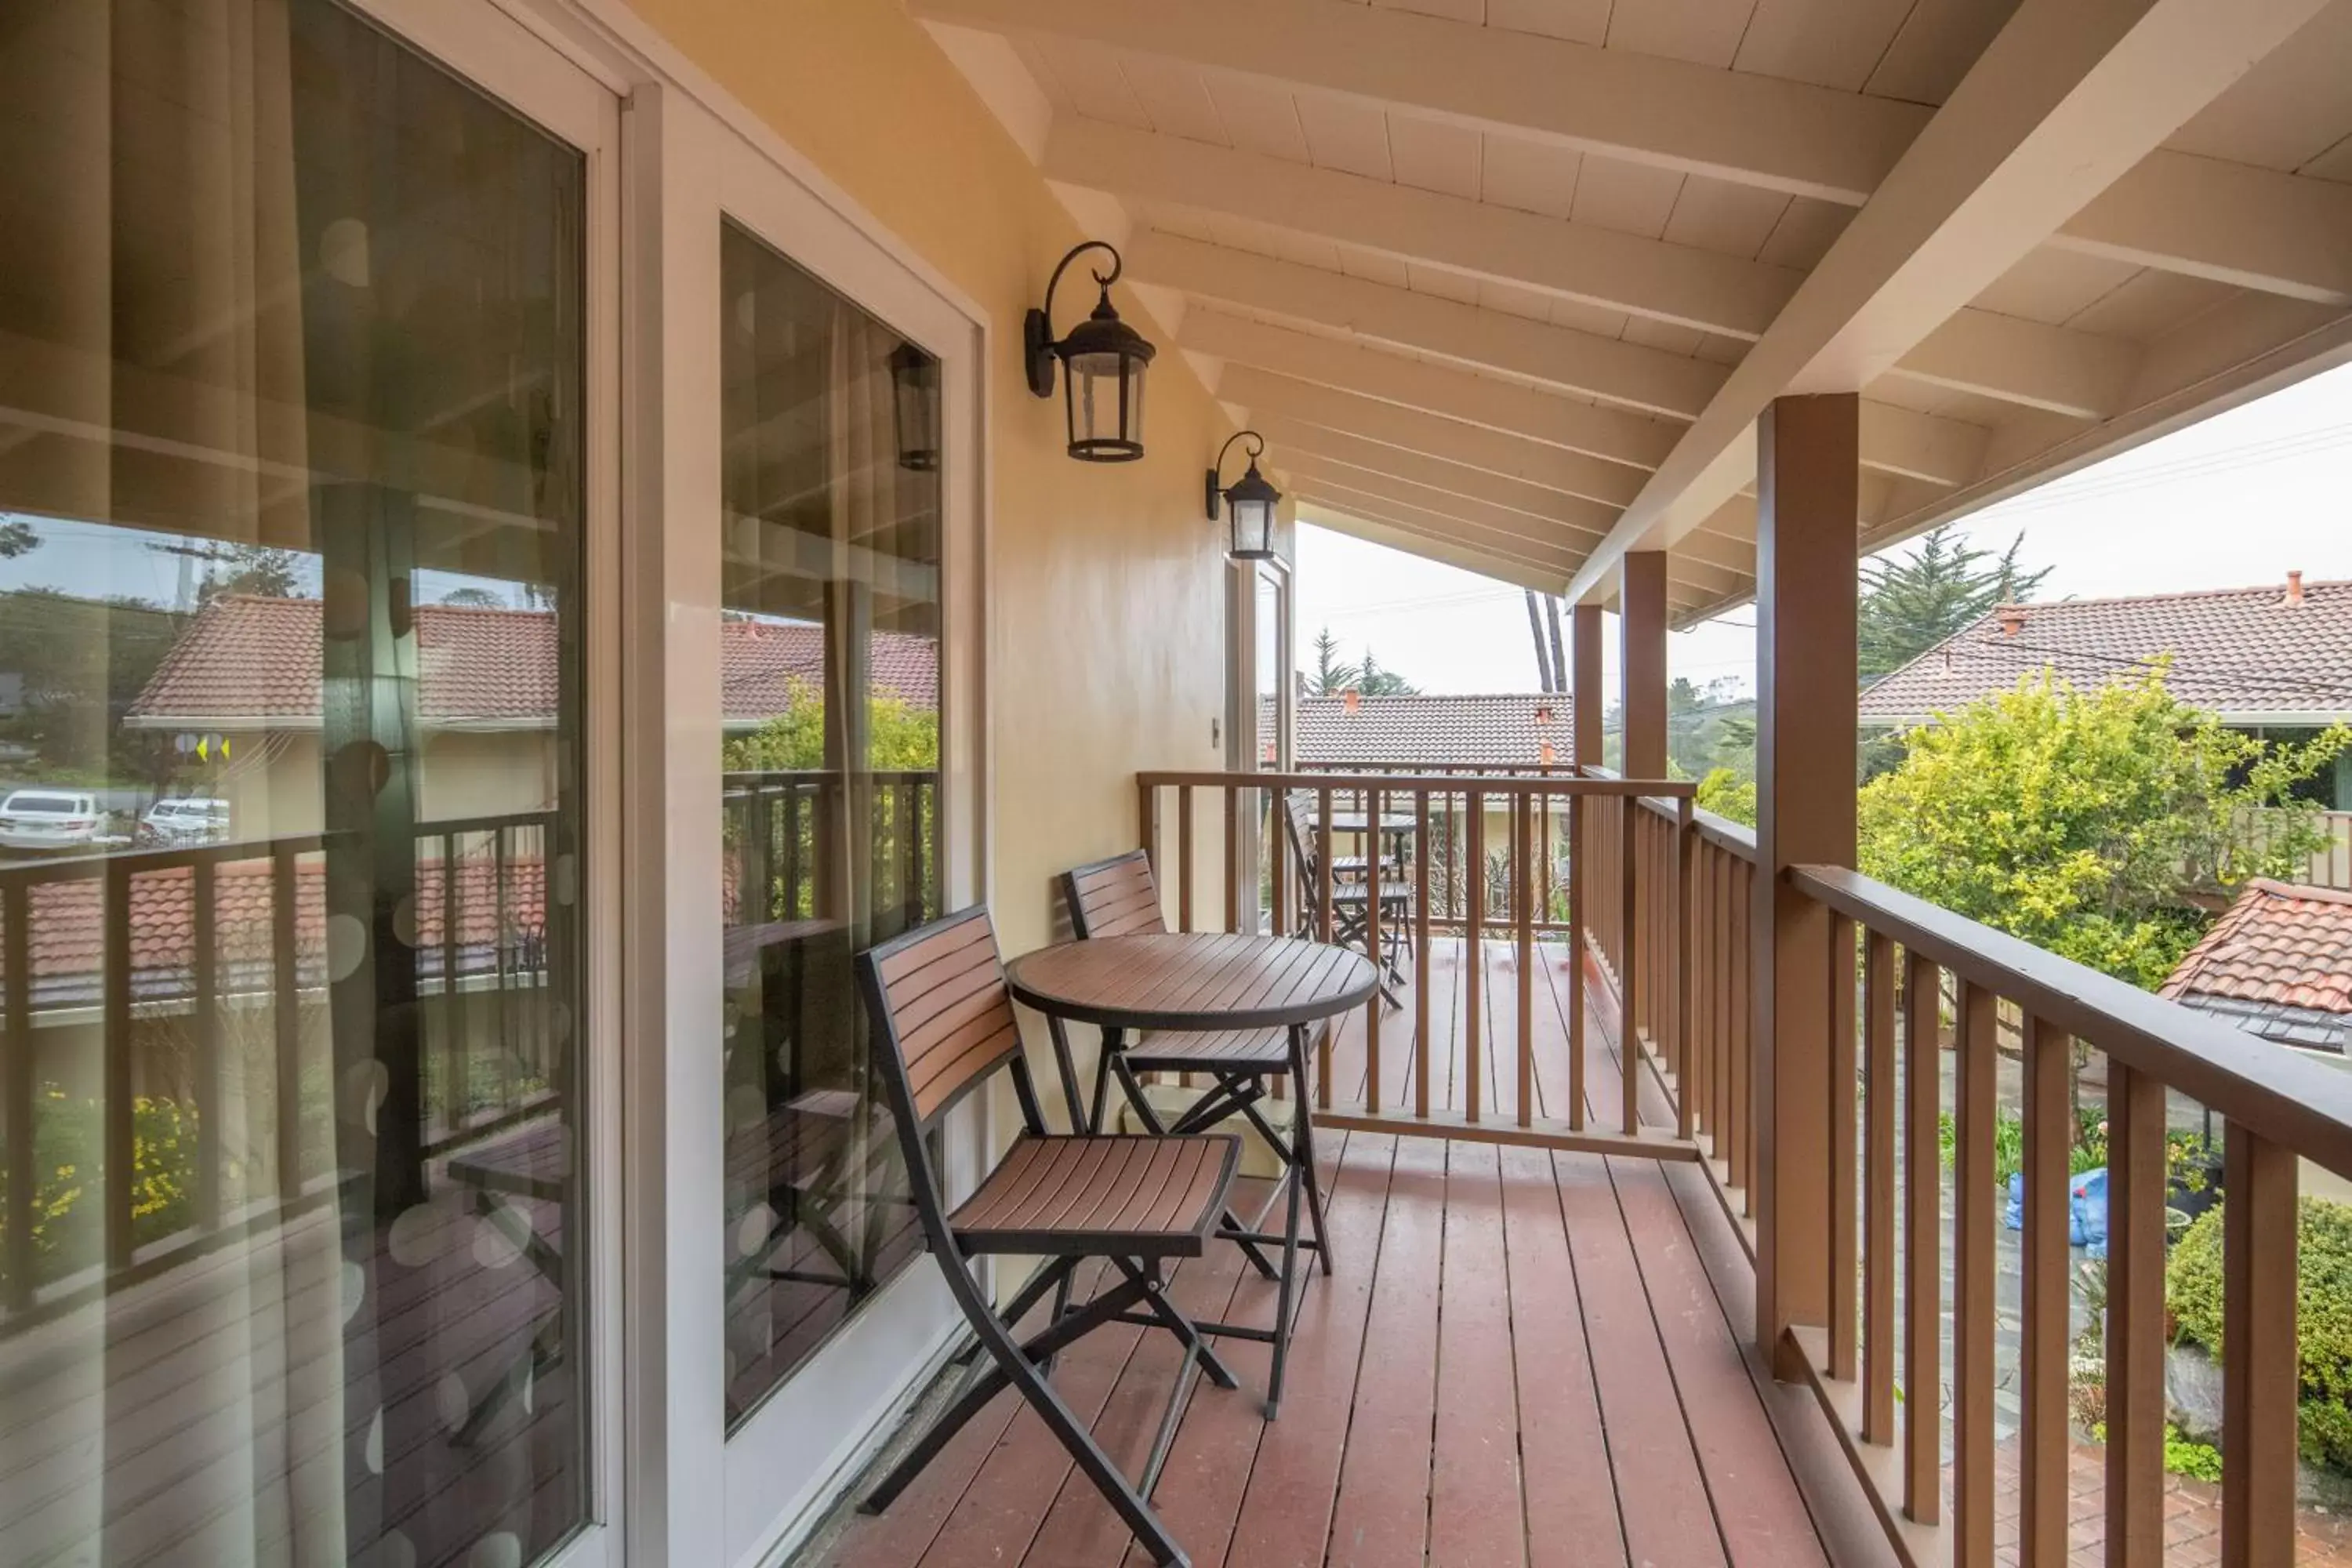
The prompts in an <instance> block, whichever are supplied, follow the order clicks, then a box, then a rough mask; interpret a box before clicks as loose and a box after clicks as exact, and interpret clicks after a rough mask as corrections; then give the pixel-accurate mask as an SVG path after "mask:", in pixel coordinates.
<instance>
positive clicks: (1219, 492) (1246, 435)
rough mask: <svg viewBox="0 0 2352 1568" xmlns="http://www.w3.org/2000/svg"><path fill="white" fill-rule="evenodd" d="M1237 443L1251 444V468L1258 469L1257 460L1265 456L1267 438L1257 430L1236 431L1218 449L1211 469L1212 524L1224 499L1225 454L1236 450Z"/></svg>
mask: <svg viewBox="0 0 2352 1568" xmlns="http://www.w3.org/2000/svg"><path fill="white" fill-rule="evenodd" d="M1236 441H1247V442H1249V443H1250V449H1249V458H1250V467H1252V468H1255V467H1257V460H1258V459H1259V458H1263V457H1265V437H1263V436H1261V435H1259V434H1258V433H1257V432H1256V431H1255V430H1236V431H1234V433H1233V434H1232V435H1230V436H1228V437H1225V444H1224V445H1223V446H1222V447H1218V448H1217V460H1216V462H1215V463H1213V464H1212V465H1211V466H1210V468H1209V521H1211V522H1214V521H1217V505H1218V502H1219V501H1220V500H1223V497H1224V493H1225V490H1224V485H1223V479H1224V472H1225V454H1226V453H1228V452H1230V451H1232V450H1233V449H1234V442H1236Z"/></svg>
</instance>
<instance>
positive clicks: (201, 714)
mask: <svg viewBox="0 0 2352 1568" xmlns="http://www.w3.org/2000/svg"><path fill="white" fill-rule="evenodd" d="M319 614H320V610H319V601H318V600H316V599H264V598H254V597H248V596H246V595H223V596H222V597H220V598H217V599H215V600H214V601H212V603H210V604H208V605H205V607H204V609H203V610H202V611H201V612H200V613H199V614H198V615H197V616H196V618H195V621H194V624H193V625H192V626H189V628H188V630H187V633H186V635H185V636H184V637H181V639H180V641H179V643H178V644H177V645H176V646H175V647H173V649H172V651H171V653H170V654H169V655H168V656H166V657H165V658H164V660H163V663H162V664H161V665H159V666H158V667H157V668H156V670H155V673H154V675H153V676H152V678H151V679H149V680H148V682H147V686H146V689H144V690H142V691H141V692H140V694H139V699H138V700H137V701H135V702H133V703H132V704H131V711H130V715H129V717H130V719H131V721H132V722H134V723H137V724H142V725H144V726H146V727H149V728H159V729H160V728H170V727H173V726H176V725H190V726H194V725H206V726H210V727H213V728H215V729H217V728H224V727H230V726H234V727H236V728H238V729H278V728H283V729H304V728H310V727H312V726H315V725H316V724H317V723H318V722H319V670H320V636H319ZM416 645H417V661H418V666H419V668H418V671H417V675H418V680H417V685H418V707H419V710H420V714H421V716H422V717H423V718H424V719H425V721H427V722H428V723H435V724H442V725H470V726H477V727H483V728H492V729H522V728H530V727H535V726H541V725H545V724H546V723H548V722H549V721H551V718H552V717H553V715H554V712H555V707H556V700H557V665H556V645H555V613H554V612H553V611H552V610H499V609H476V608H473V607H471V606H468V605H419V606H418V607H417V610H416ZM719 647H720V658H721V661H722V669H723V675H722V679H724V681H725V683H726V700H727V717H728V718H729V719H730V720H734V721H757V720H761V719H765V718H768V717H770V716H772V715H773V714H776V713H780V712H782V711H783V710H784V709H785V707H786V706H787V704H788V701H789V687H790V682H791V681H792V680H793V679H799V680H802V681H804V682H807V683H809V684H812V685H814V684H817V683H819V682H821V681H822V680H823V679H824V629H823V628H822V627H819V626H797V625H778V624H775V623H772V622H759V621H729V622H727V623H726V624H725V625H724V626H723V627H722V628H721V632H720V643H719ZM872 648H873V651H872V658H873V663H874V680H875V685H876V686H877V688H879V689H883V690H886V691H893V692H896V693H897V694H898V697H899V699H900V700H902V701H904V702H906V703H907V704H908V705H909V706H910V707H915V708H936V707H937V706H938V705H939V688H940V679H939V654H938V645H937V644H936V643H934V642H932V641H931V640H930V639H929V638H928V637H914V636H911V635H909V634H907V633H904V632H876V633H875V634H874V641H873V645H872Z"/></svg>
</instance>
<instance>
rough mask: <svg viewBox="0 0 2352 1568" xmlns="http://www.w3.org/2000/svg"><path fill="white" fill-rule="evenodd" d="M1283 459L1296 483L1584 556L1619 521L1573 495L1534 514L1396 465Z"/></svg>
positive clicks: (1306, 453)
mask: <svg viewBox="0 0 2352 1568" xmlns="http://www.w3.org/2000/svg"><path fill="white" fill-rule="evenodd" d="M1281 461H1282V466H1283V468H1284V469H1285V470H1286V472H1287V473H1288V474H1289V476H1290V477H1291V479H1293V480H1294V481H1296V482H1297V483H1300V484H1316V485H1345V486H1347V487H1348V488H1349V489H1354V490H1359V491H1361V492H1363V493H1365V494H1369V495H1378V496H1381V497H1385V498H1386V499H1388V500H1394V501H1399V502H1402V503H1403V504H1405V505H1407V506H1416V507H1420V508H1421V509H1422V510H1424V511H1436V512H1447V513H1450V514H1453V515H1455V516H1459V517H1464V518H1467V519H1471V520H1473V521H1479V522H1483V523H1485V524H1486V525H1487V526H1489V527H1491V528H1495V529H1497V530H1499V531H1512V532H1517V533H1519V534H1520V535H1522V536H1523V537H1525V538H1528V539H1530V540H1538V541H1541V542H1545V543H1550V544H1558V545H1560V546H1562V547H1564V548H1567V549H1570V550H1574V551H1575V552H1578V553H1579V554H1581V553H1583V552H1585V551H1587V550H1590V549H1591V548H1592V546H1593V545H1595V544H1598V543H1599V542H1601V540H1602V539H1603V538H1605V537H1607V535H1608V532H1609V524H1610V522H1611V521H1614V514H1613V513H1612V512H1610V511H1609V510H1608V509H1606V508H1603V507H1597V506H1595V505H1594V504H1593V503H1592V502H1591V501H1579V500H1576V499H1575V498H1574V497H1572V496H1555V497H1553V498H1552V499H1551V500H1550V502H1549V504H1545V503H1542V502H1538V503H1536V504H1538V505H1543V506H1544V510H1541V511H1530V510H1528V509H1527V508H1526V507H1524V506H1512V505H1507V504H1502V503H1497V502H1495V501H1491V500H1483V499H1481V498H1479V497H1476V496H1472V495H1467V494H1465V493H1463V491H1461V490H1460V489H1452V488H1447V487H1442V486H1438V485H1433V484H1427V483H1424V482H1423V481H1422V480H1419V479H1407V478H1404V477H1403V476H1402V475H1400V474H1397V473H1395V472H1394V471H1393V470H1394V468H1397V467H1398V465H1396V464H1393V463H1385V462H1383V463H1379V464H1378V466H1377V467H1368V466H1366V465H1364V464H1360V463H1352V462H1349V461H1347V460H1346V459H1344V458H1333V457H1329V456H1328V455H1326V454H1324V453H1321V452H1317V451H1312V450H1308V449H1307V448H1304V447H1284V448H1282V451H1281Z"/></svg>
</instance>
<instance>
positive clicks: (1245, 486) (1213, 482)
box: [1208, 430, 1282, 561]
mask: <svg viewBox="0 0 2352 1568" xmlns="http://www.w3.org/2000/svg"><path fill="white" fill-rule="evenodd" d="M1235 441H1247V442H1248V443H1249V444H1250V448H1249V457H1250V464H1249V471H1248V472H1247V473H1245V474H1244V475H1243V476H1242V477H1241V478H1240V479H1235V480H1234V482H1233V485H1232V486H1231V487H1230V488H1224V489H1221V488H1220V487H1219V486H1218V483H1217V481H1218V479H1221V478H1223V472H1224V467H1225V454H1226V453H1227V452H1230V451H1232V450H1233V449H1234V442H1235ZM1264 456H1265V437H1263V436H1261V435H1259V434H1258V433H1257V432H1256V431H1255V430H1236V431H1234V433H1233V434H1232V435H1231V436H1229V437H1226V438H1225V444H1224V445H1223V447H1218V448H1217V461H1216V466H1215V467H1214V468H1211V469H1210V470H1209V490H1208V494H1209V521H1212V522H1214V521H1216V520H1217V502H1218V500H1219V498H1221V497H1222V498H1223V500H1224V503H1225V510H1227V511H1229V512H1231V513H1232V514H1233V520H1234V542H1233V547H1232V548H1231V549H1230V550H1228V551H1227V552H1226V553H1227V554H1228V555H1230V556H1232V557H1233V559H1234V560H1235V561H1271V560H1273V559H1274V510H1275V508H1276V507H1278V506H1280V505H1281V504H1282V492H1281V491H1280V490H1278V489H1275V488H1274V486H1272V485H1271V484H1269V483H1267V482H1266V478H1265V475H1264V474H1261V473H1259V472H1258V471H1257V460H1258V458H1262V457H1264Z"/></svg>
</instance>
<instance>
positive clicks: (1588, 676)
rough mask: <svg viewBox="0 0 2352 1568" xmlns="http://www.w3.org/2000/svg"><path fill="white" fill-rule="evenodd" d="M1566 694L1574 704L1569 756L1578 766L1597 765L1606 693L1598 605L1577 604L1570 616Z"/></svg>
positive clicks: (1598, 763) (1606, 702)
mask: <svg viewBox="0 0 2352 1568" xmlns="http://www.w3.org/2000/svg"><path fill="white" fill-rule="evenodd" d="M1570 627H1571V630H1570V651H1569V658H1570V661H1571V662H1570V667H1569V695H1570V700H1571V701H1572V702H1573V704H1574V711H1573V713H1572V714H1571V715H1570V730H1569V737H1568V743H1569V755H1570V759H1571V760H1572V761H1573V762H1574V763H1576V765H1577V766H1578V767H1579V768H1592V767H1599V766H1600V765H1601V715H1602V713H1603V711H1604V710H1606V708H1607V706H1608V701H1609V696H1608V693H1607V692H1606V691H1604V690H1603V689H1601V606H1600V605H1577V606H1576V608H1575V610H1574V611H1573V613H1572V614H1571V615H1570Z"/></svg>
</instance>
